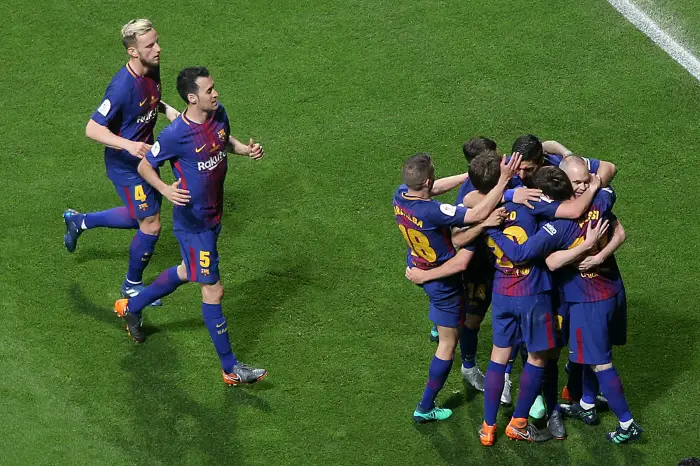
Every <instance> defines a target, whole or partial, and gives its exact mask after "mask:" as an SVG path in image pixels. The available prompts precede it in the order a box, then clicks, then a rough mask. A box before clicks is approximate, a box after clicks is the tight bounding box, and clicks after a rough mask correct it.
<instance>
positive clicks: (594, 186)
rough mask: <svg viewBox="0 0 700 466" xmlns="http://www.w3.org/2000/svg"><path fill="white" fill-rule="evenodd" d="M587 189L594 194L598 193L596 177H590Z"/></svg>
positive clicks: (598, 180)
mask: <svg viewBox="0 0 700 466" xmlns="http://www.w3.org/2000/svg"><path fill="white" fill-rule="evenodd" d="M588 189H590V190H592V191H593V192H594V193H595V192H598V190H599V189H600V177H599V176H598V175H591V181H590V183H588Z"/></svg>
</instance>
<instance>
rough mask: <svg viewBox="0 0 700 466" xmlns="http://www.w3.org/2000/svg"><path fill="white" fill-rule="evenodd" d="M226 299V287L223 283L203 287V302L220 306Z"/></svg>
mask: <svg viewBox="0 0 700 466" xmlns="http://www.w3.org/2000/svg"><path fill="white" fill-rule="evenodd" d="M223 297H224V287H223V286H222V285H221V282H216V283H214V284H213V285H202V300H203V301H204V302H205V303H209V304H219V303H221V300H222V299H223Z"/></svg>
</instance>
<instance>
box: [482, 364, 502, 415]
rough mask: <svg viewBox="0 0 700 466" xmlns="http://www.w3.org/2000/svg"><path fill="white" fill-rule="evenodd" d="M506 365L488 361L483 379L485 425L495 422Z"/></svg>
mask: <svg viewBox="0 0 700 466" xmlns="http://www.w3.org/2000/svg"><path fill="white" fill-rule="evenodd" d="M505 377H506V366H505V365H504V364H499V363H497V362H494V361H489V365H488V367H487V368H486V379H485V380H484V387H485V388H484V421H485V422H486V424H487V425H490V426H492V425H494V424H495V423H496V415H498V406H499V405H500V404H501V393H503V385H504V384H505Z"/></svg>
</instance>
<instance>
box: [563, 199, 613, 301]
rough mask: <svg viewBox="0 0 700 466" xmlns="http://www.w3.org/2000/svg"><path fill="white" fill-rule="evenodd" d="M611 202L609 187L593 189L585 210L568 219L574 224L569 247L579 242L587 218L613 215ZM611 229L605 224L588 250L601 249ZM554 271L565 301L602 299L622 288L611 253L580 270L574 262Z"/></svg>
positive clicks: (589, 220)
mask: <svg viewBox="0 0 700 466" xmlns="http://www.w3.org/2000/svg"><path fill="white" fill-rule="evenodd" d="M614 203H615V193H614V191H613V190H612V189H611V188H604V189H601V190H599V191H598V193H596V196H595V198H594V199H593V202H592V203H591V207H590V208H589V209H588V211H587V212H586V213H585V214H584V215H583V216H582V217H581V218H580V219H579V220H577V221H575V222H572V223H573V224H574V228H573V231H572V234H571V236H570V244H569V246H568V247H569V249H571V248H573V247H575V246H578V245H579V244H581V243H583V241H584V240H585V237H586V229H587V228H588V224H589V222H596V223H597V222H599V221H601V220H605V219H609V220H613V219H615V216H614V215H613V214H612V207H613V205H614ZM613 232H614V228H613V227H611V228H609V229H608V232H607V233H606V235H605V236H603V237H602V238H601V239H600V241H599V243H598V245H597V247H596V248H595V249H594V250H593V251H592V252H591V254H596V253H598V252H599V251H600V250H602V249H603V248H604V247H605V246H606V245H607V244H608V242H609V241H610V239H611V238H612V235H613ZM557 275H558V276H557V281H558V283H559V284H560V286H561V289H562V292H563V294H564V298H565V299H566V301H568V302H594V301H602V300H605V299H608V298H612V297H613V296H615V295H616V294H617V293H619V292H620V291H621V290H622V276H621V275H620V269H619V268H618V266H617V261H616V260H615V256H614V255H610V257H608V258H607V259H606V260H605V261H604V262H603V263H602V264H601V265H600V266H598V267H596V268H595V269H591V270H588V271H585V272H582V271H579V270H578V267H577V265H576V264H574V265H572V266H568V267H564V268H563V269H561V270H560V271H559V273H558V274H557Z"/></svg>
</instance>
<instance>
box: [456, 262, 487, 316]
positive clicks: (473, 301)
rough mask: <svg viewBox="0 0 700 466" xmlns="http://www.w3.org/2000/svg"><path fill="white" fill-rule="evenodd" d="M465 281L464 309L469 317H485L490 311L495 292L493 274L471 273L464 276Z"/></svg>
mask: <svg viewBox="0 0 700 466" xmlns="http://www.w3.org/2000/svg"><path fill="white" fill-rule="evenodd" d="M463 279H464V298H465V300H464V309H465V313H466V314H468V315H476V316H480V317H484V316H485V315H486V312H487V311H488V310H489V306H490V305H491V299H492V291H493V274H491V276H490V277H489V276H488V274H478V273H469V269H467V272H465V273H464V274H463Z"/></svg>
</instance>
